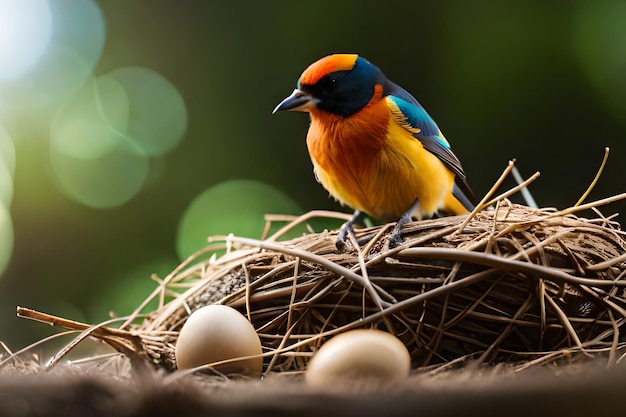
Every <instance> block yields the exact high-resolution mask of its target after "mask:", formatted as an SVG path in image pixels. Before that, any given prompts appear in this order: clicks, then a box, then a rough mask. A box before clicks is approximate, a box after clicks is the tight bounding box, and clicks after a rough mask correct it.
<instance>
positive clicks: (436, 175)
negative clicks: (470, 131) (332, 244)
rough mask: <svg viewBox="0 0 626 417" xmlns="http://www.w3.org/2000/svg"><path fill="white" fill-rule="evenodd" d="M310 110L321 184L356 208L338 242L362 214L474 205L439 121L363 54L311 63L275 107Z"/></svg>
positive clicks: (400, 214) (404, 219) (400, 221)
mask: <svg viewBox="0 0 626 417" xmlns="http://www.w3.org/2000/svg"><path fill="white" fill-rule="evenodd" d="M279 111H299V112H308V113H309V115H310V119H311V123H310V125H309V129H308V133H307V136H306V144H307V148H308V152H309V156H310V158H311V161H312V163H313V168H314V173H315V177H316V179H317V180H318V182H319V183H321V184H322V186H323V187H324V188H325V189H326V190H327V191H328V192H329V193H330V195H331V196H333V197H334V198H335V199H336V200H337V201H338V202H339V203H341V204H342V205H347V206H349V207H351V208H353V209H354V214H353V216H352V218H351V219H350V220H348V221H347V222H346V223H345V224H344V225H343V226H342V228H341V229H340V232H339V234H338V237H337V241H336V246H337V248H338V249H341V248H344V247H345V243H346V242H345V239H346V234H347V233H348V232H354V231H353V225H354V224H356V223H357V222H359V221H360V220H361V219H362V218H363V217H364V215H367V216H369V217H371V218H374V219H377V220H381V221H397V223H396V226H395V227H394V231H393V234H392V238H391V239H390V243H392V245H393V246H397V245H399V244H401V243H402V226H403V225H404V224H406V223H408V222H410V221H411V219H412V218H413V217H416V218H417V219H420V220H421V219H423V218H429V217H433V216H434V215H441V214H451V215H459V214H466V213H469V212H470V211H471V210H473V209H474V194H473V193H472V190H471V188H470V186H469V184H468V181H467V176H466V174H465V171H464V170H463V167H462V165H461V162H460V161H459V159H458V158H457V157H456V155H455V154H454V153H453V152H452V148H451V146H450V143H449V142H448V141H447V140H446V138H445V137H444V135H443V134H442V133H441V130H440V129H439V127H438V126H437V124H436V123H435V121H434V120H433V119H432V118H431V117H430V115H429V114H428V113H427V112H426V110H425V109H424V107H422V105H421V104H420V103H419V102H418V101H417V100H416V99H415V98H414V97H413V96H412V95H411V94H409V93H408V92H407V91H406V90H405V89H403V88H402V87H400V86H399V85H397V84H395V83H393V82H392V81H390V80H389V79H388V78H387V77H386V76H385V75H384V74H383V72H382V71H381V70H380V69H379V68H378V67H376V66H375V65H373V64H372V63H370V62H369V61H368V60H366V59H365V58H363V57H362V56H360V55H358V54H333V55H328V56H325V57H323V58H321V59H319V60H317V61H316V62H314V63H312V64H311V65H309V67H308V68H306V69H305V70H304V72H303V73H302V75H301V76H300V78H299V79H298V82H297V86H296V89H294V90H293V92H292V93H291V95H289V96H288V97H286V98H285V99H284V100H282V101H281V102H280V103H279V104H278V105H277V106H276V108H275V109H274V111H273V112H272V113H276V112H279Z"/></svg>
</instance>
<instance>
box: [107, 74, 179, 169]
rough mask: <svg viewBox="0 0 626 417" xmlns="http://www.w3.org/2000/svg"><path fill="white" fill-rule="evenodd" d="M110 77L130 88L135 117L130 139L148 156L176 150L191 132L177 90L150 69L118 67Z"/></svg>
mask: <svg viewBox="0 0 626 417" xmlns="http://www.w3.org/2000/svg"><path fill="white" fill-rule="evenodd" d="M106 76H107V77H109V78H110V79H113V80H115V81H117V82H118V83H119V84H120V85H121V86H123V87H124V88H125V89H126V94H127V96H128V100H129V107H130V114H131V118H130V119H129V121H128V126H127V128H126V135H127V138H128V139H129V140H131V141H133V142H134V143H135V145H136V146H137V149H138V150H140V151H141V152H142V153H143V154H144V155H146V156H150V157H155V156H162V155H164V154H165V153H167V152H169V151H170V150H172V149H173V148H174V147H175V146H176V145H177V144H178V143H179V142H180V140H181V139H182V137H183V135H184V134H185V130H186V129H187V109H186V107H185V102H184V101H183V98H182V96H181V95H180V93H179V92H178V90H177V89H176V87H174V86H173V85H172V84H171V83H170V82H169V81H168V80H167V79H165V78H164V77H163V76H161V75H160V74H158V73H157V72H155V71H153V70H151V69H147V68H139V67H124V68H118V69H115V70H113V71H111V72H109V73H107V74H106Z"/></svg>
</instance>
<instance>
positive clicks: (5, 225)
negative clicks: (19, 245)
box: [0, 204, 13, 276]
mask: <svg viewBox="0 0 626 417" xmlns="http://www.w3.org/2000/svg"><path fill="white" fill-rule="evenodd" d="M12 253H13V221H12V220H11V215H10V214H9V211H8V210H7V208H6V207H5V206H4V205H3V204H0V276H1V275H2V274H3V273H4V271H5V270H6V267H7V265H8V264H9V261H10V260H11V254H12Z"/></svg>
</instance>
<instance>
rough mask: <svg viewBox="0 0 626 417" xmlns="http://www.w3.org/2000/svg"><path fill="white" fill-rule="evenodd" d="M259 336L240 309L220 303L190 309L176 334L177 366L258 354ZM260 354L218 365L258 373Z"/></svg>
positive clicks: (231, 370)
mask: <svg viewBox="0 0 626 417" xmlns="http://www.w3.org/2000/svg"><path fill="white" fill-rule="evenodd" d="M261 353H262V348H261V341H260V339H259V336H258V334H257V332H256V330H255V329H254V327H253V326H252V324H251V323H250V322H249V321H248V319H247V318H246V317H244V316H243V315H242V314H241V313H239V312H238V311H237V310H235V309H234V308H231V307H228V306H224V305H210V306H206V307H202V308H200V309H198V310H196V311H194V312H193V313H192V314H191V315H190V316H189V318H188V319H187V321H186V322H185V324H184V325H183V327H182V329H181V330H180V333H179V335H178V341H177V342H176V353H175V354H176V365H177V366H178V369H189V368H195V367H197V366H200V365H206V364H210V363H214V362H219V361H223V360H226V359H233V358H239V357H243V356H252V355H261ZM262 368H263V358H262V357H261V356H257V357H255V358H248V359H242V360H238V361H235V362H231V363H228V364H223V365H218V366H216V367H215V369H216V370H218V371H219V372H222V373H252V374H260V373H261V370H262Z"/></svg>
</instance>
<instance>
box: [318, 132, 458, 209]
mask: <svg viewBox="0 0 626 417" xmlns="http://www.w3.org/2000/svg"><path fill="white" fill-rule="evenodd" d="M317 139H319V140H321V139H320V138H317ZM309 146H310V144H309ZM334 151H341V150H337V149H335V150H334ZM352 152H354V150H352ZM311 158H312V160H313V165H314V168H315V173H316V175H317V178H318V180H319V181H320V182H321V184H322V185H323V186H324V187H325V188H326V189H327V190H328V191H329V192H330V194H331V195H332V196H333V197H334V198H336V199H337V200H338V201H339V202H340V203H342V204H345V205H348V206H350V207H352V208H354V209H356V210H361V211H364V212H365V213H367V214H368V215H370V216H372V217H374V218H377V219H381V220H396V219H398V218H399V217H400V216H401V215H402V214H404V213H405V212H406V211H407V210H408V209H409V208H410V206H411V205H412V204H413V202H414V201H415V199H418V200H419V204H420V205H419V212H418V213H414V215H415V216H417V217H430V216H432V215H433V214H434V213H435V212H436V211H438V210H440V209H443V210H446V211H450V212H453V213H457V212H464V211H465V210H464V209H463V208H459V207H458V206H460V205H459V204H457V205H456V206H455V204H454V201H453V202H452V203H450V200H451V199H453V198H452V196H451V193H452V187H453V184H454V173H453V172H452V171H450V170H449V169H448V168H447V167H446V166H445V165H444V164H443V162H441V160H439V158H437V157H436V156H435V155H434V154H432V153H431V152H429V151H427V150H426V149H424V147H423V146H422V144H421V142H420V141H419V140H417V139H415V138H414V137H412V136H411V135H410V133H409V132H407V131H406V130H405V129H404V128H403V127H402V126H400V125H398V124H397V123H395V122H391V123H390V124H389V128H388V133H387V139H386V141H385V142H384V146H382V147H381V148H380V150H379V151H378V152H377V153H376V154H374V155H370V156H369V157H368V158H367V160H365V159H364V158H359V157H355V158H343V161H342V163H341V164H336V163H332V162H333V161H336V160H337V159H336V158H335V159H333V158H331V159H330V163H329V160H327V159H324V161H323V163H320V162H321V161H318V160H316V158H315V157H314V156H313V154H311Z"/></svg>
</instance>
